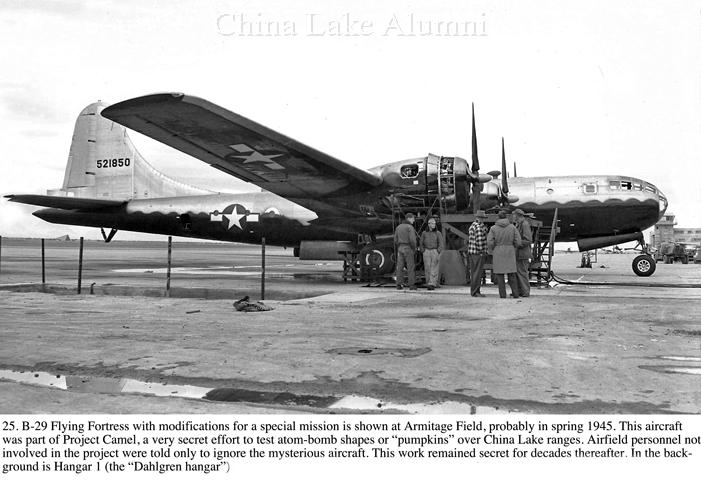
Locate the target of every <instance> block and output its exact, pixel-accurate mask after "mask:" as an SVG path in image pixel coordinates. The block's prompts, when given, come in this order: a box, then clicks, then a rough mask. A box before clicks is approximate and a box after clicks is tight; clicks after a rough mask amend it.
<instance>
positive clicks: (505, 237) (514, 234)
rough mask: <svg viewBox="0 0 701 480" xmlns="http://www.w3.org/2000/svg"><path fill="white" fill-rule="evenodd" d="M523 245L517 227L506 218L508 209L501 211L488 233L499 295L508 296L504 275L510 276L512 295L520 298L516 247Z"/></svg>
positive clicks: (489, 250) (488, 246)
mask: <svg viewBox="0 0 701 480" xmlns="http://www.w3.org/2000/svg"><path fill="white" fill-rule="evenodd" d="M520 246H521V237H520V235H519V234H518V231H517V230H516V227H515V226H514V225H513V224H512V223H511V222H509V220H508V219H507V218H506V211H504V210H502V211H500V212H499V220H497V223H495V224H494V226H493V227H492V228H490V229H489V233H488V234H487V251H488V252H489V253H491V254H492V272H493V273H494V274H495V275H496V277H497V285H498V286H499V296H500V297H501V298H506V285H505V284H504V275H507V276H508V277H509V287H511V296H512V297H514V298H518V284H517V280H516V249H517V248H518V247H520Z"/></svg>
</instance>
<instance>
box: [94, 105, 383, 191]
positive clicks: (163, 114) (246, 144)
mask: <svg viewBox="0 0 701 480" xmlns="http://www.w3.org/2000/svg"><path fill="white" fill-rule="evenodd" d="M102 115H103V116H104V117H106V118H108V119H110V120H113V121H115V122H117V123H120V124H122V125H124V126H126V127H128V128H131V129H133V130H136V131H137V132H140V133H142V134H144V135H146V136H149V137H151V138H153V139H155V140H158V141H160V142H162V143H165V144H166V145H169V146H171V147H173V148H176V149H178V150H180V151H182V152H184V153H187V154H188V155H191V156H193V157H195V158H197V159H199V160H202V161H203V162H206V163H209V164H210V165H212V166H213V167H214V168H217V169H219V170H221V171H223V172H225V173H228V174H230V175H232V176H234V177H237V178H240V179H242V180H245V181H247V182H250V183H253V184H255V185H258V186H260V187H261V188H263V189H265V190H268V191H270V192H273V193H275V194H277V195H280V196H281V197H285V198H287V199H290V200H293V201H296V200H299V199H303V198H310V199H312V198H315V199H321V198H324V197H333V196H335V195H339V194H344V195H345V194H352V193H360V192H364V191H368V190H370V189H372V188H373V187H376V186H378V185H379V184H380V183H382V180H381V179H380V178H379V177H377V176H375V175H373V174H372V173H370V172H367V171H365V170H362V169H359V168H356V167H354V166H352V165H349V164H347V163H345V162H342V161H341V160H338V159H336V158H334V157H331V156H330V155H327V154H325V153H323V152H320V151H318V150H315V149H313V148H311V147H308V146H306V145H304V144H302V143H300V142H298V141H296V140H293V139H291V138H289V137H286V136H284V135H282V134H280V133H278V132H275V131H273V130H271V129H269V128H267V127H265V126H263V125H260V124H258V123H256V122H253V121H252V120H249V119H247V118H245V117H242V116H241V115H238V114H236V113H234V112H231V111H229V110H226V109H224V108H222V107H220V106H218V105H215V104H213V103H211V102H208V101H206V100H203V99H201V98H198V97H193V96H186V95H183V94H177V93H173V94H168V93H166V94H155V95H147V96H144V97H138V98H134V99H131V100H125V101H123V102H120V103H117V104H115V105H112V106H110V107H107V108H106V109H104V110H103V111H102Z"/></svg>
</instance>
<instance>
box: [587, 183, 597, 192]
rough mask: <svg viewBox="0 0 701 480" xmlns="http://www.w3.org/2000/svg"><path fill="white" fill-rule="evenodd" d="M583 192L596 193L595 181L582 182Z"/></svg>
mask: <svg viewBox="0 0 701 480" xmlns="http://www.w3.org/2000/svg"><path fill="white" fill-rule="evenodd" d="M584 193H596V184H595V183H585V184H584Z"/></svg>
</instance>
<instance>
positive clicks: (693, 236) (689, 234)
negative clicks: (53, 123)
mask: <svg viewBox="0 0 701 480" xmlns="http://www.w3.org/2000/svg"><path fill="white" fill-rule="evenodd" d="M676 224H677V222H676V221H675V220H674V214H673V213H670V212H668V213H667V214H666V215H664V216H663V217H662V218H661V219H660V221H659V222H657V223H656V224H655V228H654V230H653V231H652V233H651V234H650V245H652V246H653V247H656V248H659V246H660V245H661V244H662V243H665V242H670V243H693V244H696V245H701V228H675V225H676Z"/></svg>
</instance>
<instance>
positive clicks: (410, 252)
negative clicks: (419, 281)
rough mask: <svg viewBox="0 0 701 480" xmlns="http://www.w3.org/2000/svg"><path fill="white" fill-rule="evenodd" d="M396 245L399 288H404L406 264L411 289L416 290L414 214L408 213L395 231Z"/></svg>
mask: <svg viewBox="0 0 701 480" xmlns="http://www.w3.org/2000/svg"><path fill="white" fill-rule="evenodd" d="M394 246H395V248H396V251H397V290H401V289H402V283H403V281H404V265H406V271H407V277H409V279H408V281H409V290H416V276H415V273H414V255H416V230H414V214H413V213H407V214H406V215H405V216H404V222H403V223H402V224H401V225H399V226H398V227H397V229H396V230H395V231H394Z"/></svg>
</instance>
